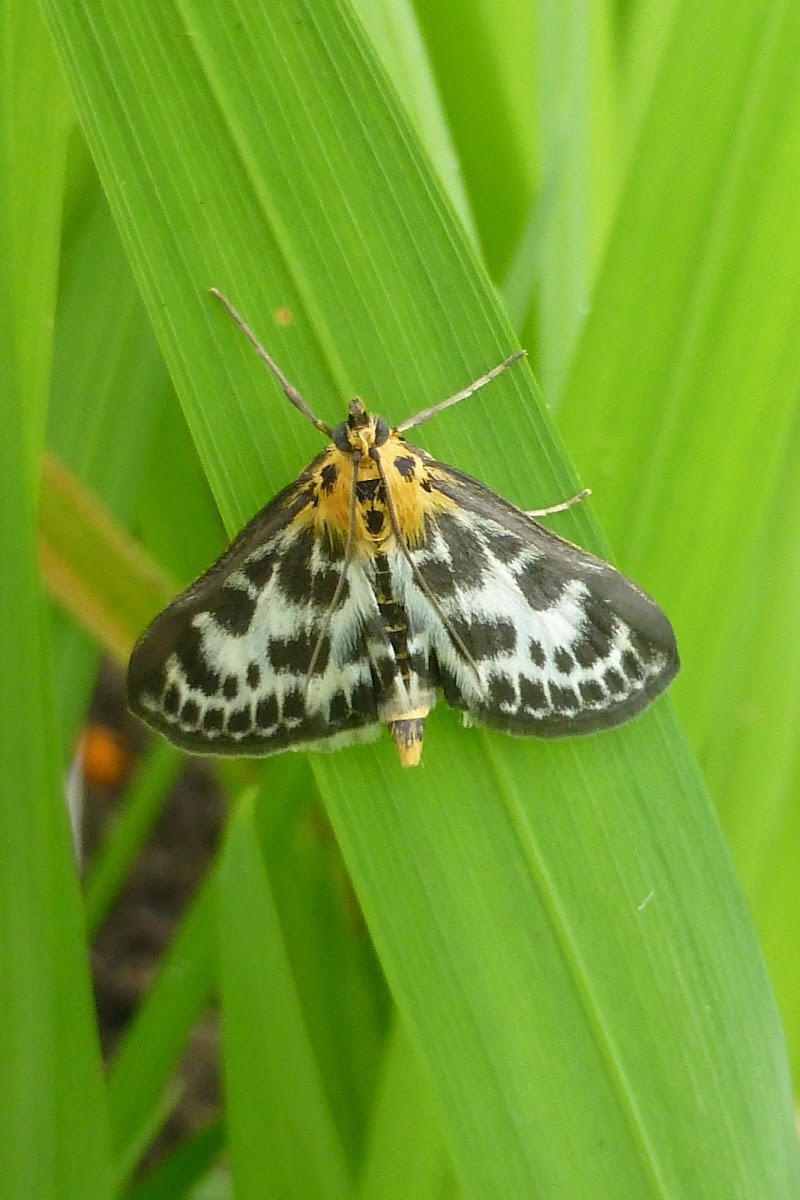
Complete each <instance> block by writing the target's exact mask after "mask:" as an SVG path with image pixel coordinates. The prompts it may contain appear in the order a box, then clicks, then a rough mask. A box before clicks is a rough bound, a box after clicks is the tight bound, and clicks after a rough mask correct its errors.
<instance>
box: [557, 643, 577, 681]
mask: <svg viewBox="0 0 800 1200" xmlns="http://www.w3.org/2000/svg"><path fill="white" fill-rule="evenodd" d="M553 661H554V662H555V665H556V668H557V669H558V670H559V671H560V672H561V674H562V675H571V674H572V672H573V671H574V670H575V659H574V658H573V657H572V655H571V654H570V652H569V650H568V649H567V648H566V646H558V647H557V648H556V652H555V654H554V655H553Z"/></svg>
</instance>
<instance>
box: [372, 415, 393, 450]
mask: <svg viewBox="0 0 800 1200" xmlns="http://www.w3.org/2000/svg"><path fill="white" fill-rule="evenodd" d="M390 433H391V429H390V428H389V426H388V424H387V423H386V421H384V419H383V417H376V418H375V445H376V446H382V445H383V444H384V442H386V441H388V438H389V434H390Z"/></svg>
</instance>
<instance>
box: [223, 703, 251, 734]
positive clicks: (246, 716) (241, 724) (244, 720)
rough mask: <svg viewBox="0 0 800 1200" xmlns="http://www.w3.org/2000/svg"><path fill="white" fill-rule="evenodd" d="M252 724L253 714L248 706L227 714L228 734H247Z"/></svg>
mask: <svg viewBox="0 0 800 1200" xmlns="http://www.w3.org/2000/svg"><path fill="white" fill-rule="evenodd" d="M252 724H253V714H252V712H251V710H250V706H249V705H246V706H245V707H243V708H237V709H234V711H233V712H231V713H229V714H228V733H247V732H248V731H249V730H250V728H251V726H252Z"/></svg>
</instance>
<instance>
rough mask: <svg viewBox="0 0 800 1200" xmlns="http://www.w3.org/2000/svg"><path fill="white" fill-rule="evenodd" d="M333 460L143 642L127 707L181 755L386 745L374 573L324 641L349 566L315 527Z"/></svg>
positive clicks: (312, 470) (300, 483)
mask: <svg viewBox="0 0 800 1200" xmlns="http://www.w3.org/2000/svg"><path fill="white" fill-rule="evenodd" d="M329 454H330V451H323V453H322V454H321V455H319V456H318V458H317V459H315V460H314V462H313V463H311V465H310V466H309V467H308V468H307V469H306V470H305V471H304V472H303V474H302V475H301V476H300V478H299V479H298V480H297V481H296V482H295V483H293V484H291V485H290V486H289V487H288V488H286V489H285V490H284V491H283V492H281V493H280V494H279V495H278V496H276V497H275V499H274V500H272V501H271V502H270V503H269V504H268V505H267V506H266V508H264V509H263V510H262V511H261V512H260V513H259V514H258V515H257V516H256V517H254V518H253V520H252V521H251V522H250V524H249V525H247V526H246V528H245V529H244V530H243V531H242V532H241V533H240V534H239V536H238V537H237V538H236V539H235V540H234V541H233V542H232V543H231V545H230V546H229V548H228V549H227V551H226V552H225V553H224V554H223V555H222V557H221V558H220V559H218V560H217V562H216V563H214V565H213V566H212V567H210V568H209V569H208V571H206V572H205V574H203V575H201V576H200V578H199V579H197V580H196V581H195V583H193V584H192V585H191V587H189V588H188V589H187V590H186V591H185V592H183V593H182V594H181V595H180V596H178V598H177V599H176V600H174V601H173V603H172V604H170V605H169V606H168V607H167V608H166V609H165V610H164V611H163V612H162V613H160V614H159V615H158V616H157V617H156V618H155V620H154V621H153V622H152V624H151V625H150V626H149V627H148V629H146V630H145V632H144V633H143V634H142V636H141V638H140V639H139V641H138V642H137V644H136V647H135V649H134V651H133V655H132V656H131V661H130V667H129V671H128V700H129V705H130V707H131V709H132V711H133V712H135V713H136V714H137V715H138V716H139V717H141V718H142V719H143V720H144V721H146V722H147V723H148V724H149V725H151V726H152V727H153V728H154V729H156V730H158V731H159V732H160V733H163V734H164V735H165V736H166V737H167V738H168V739H169V740H170V741H172V742H174V743H176V744H177V745H179V746H183V747H184V748H185V749H187V750H192V751H194V752H195V753H199V754H256V755H265V754H271V753H274V752H276V751H278V750H284V749H287V748H303V747H307V748H310V747H315V746H317V745H318V744H319V743H320V742H322V743H324V745H325V747H326V748H331V749H332V748H335V747H336V746H337V745H345V744H347V743H348V742H353V741H360V740H368V739H369V738H371V737H375V736H377V733H378V731H379V728H380V726H379V723H378V722H379V718H378V709H377V705H378V694H377V693H376V686H375V680H374V678H373V669H372V666H371V662H370V659H369V657H368V656H367V654H366V653H365V649H364V647H365V645H366V643H367V642H368V641H369V637H370V636H371V632H372V631H373V630H374V626H375V624H376V621H377V615H378V614H377V606H376V603H375V599H374V594H373V588H372V584H371V581H370V579H369V572H368V564H364V563H360V562H356V563H353V564H351V567H350V569H349V570H348V573H347V580H346V582H345V586H344V588H343V590H342V591H341V593H340V602H339V603H338V605H337V610H336V612H335V613H334V614H333V617H332V619H331V621H330V625H329V626H328V627H327V631H325V629H326V627H325V620H324V618H325V616H326V613H327V611H328V609H329V606H330V604H331V601H332V599H333V597H334V593H335V590H336V586H337V584H338V582H339V578H340V575H341V572H342V566H343V557H344V545H343V543H342V542H341V541H340V540H338V539H334V538H331V537H320V536H319V535H318V533H317V532H316V530H315V527H314V523H313V513H314V507H315V504H316V501H317V499H318V489H319V480H320V473H321V470H322V467H323V466H324V465H325V462H326V460H327V458H328V456H329ZM320 631H323V636H322V638H321V640H320ZM377 634H378V637H380V630H378V631H377ZM318 643H319V644H318ZM315 649H316V651H317V655H316V662H315V663H314V668H313V674H312V676H309V669H310V667H311V664H312V656H313V655H314V652H315Z"/></svg>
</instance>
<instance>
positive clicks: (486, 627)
mask: <svg viewBox="0 0 800 1200" xmlns="http://www.w3.org/2000/svg"><path fill="white" fill-rule="evenodd" d="M449 619H450V624H451V625H452V627H453V629H454V631H455V633H456V634H457V635H458V637H459V638H460V639H461V641H462V642H463V644H464V645H465V647H466V648H467V650H469V652H470V654H471V656H472V658H474V659H475V660H476V661H480V660H481V659H485V658H488V659H491V658H497V657H498V656H499V655H501V654H510V653H511V652H512V651H513V650H515V649H516V645H517V631H516V629H515V628H514V625H513V624H512V622H511V621H505V620H503V619H502V618H501V617H496V618H494V619H493V620H489V619H486V620H482V619H480V618H475V619H473V620H470V619H469V618H468V617H459V616H455V617H451V618H449Z"/></svg>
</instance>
